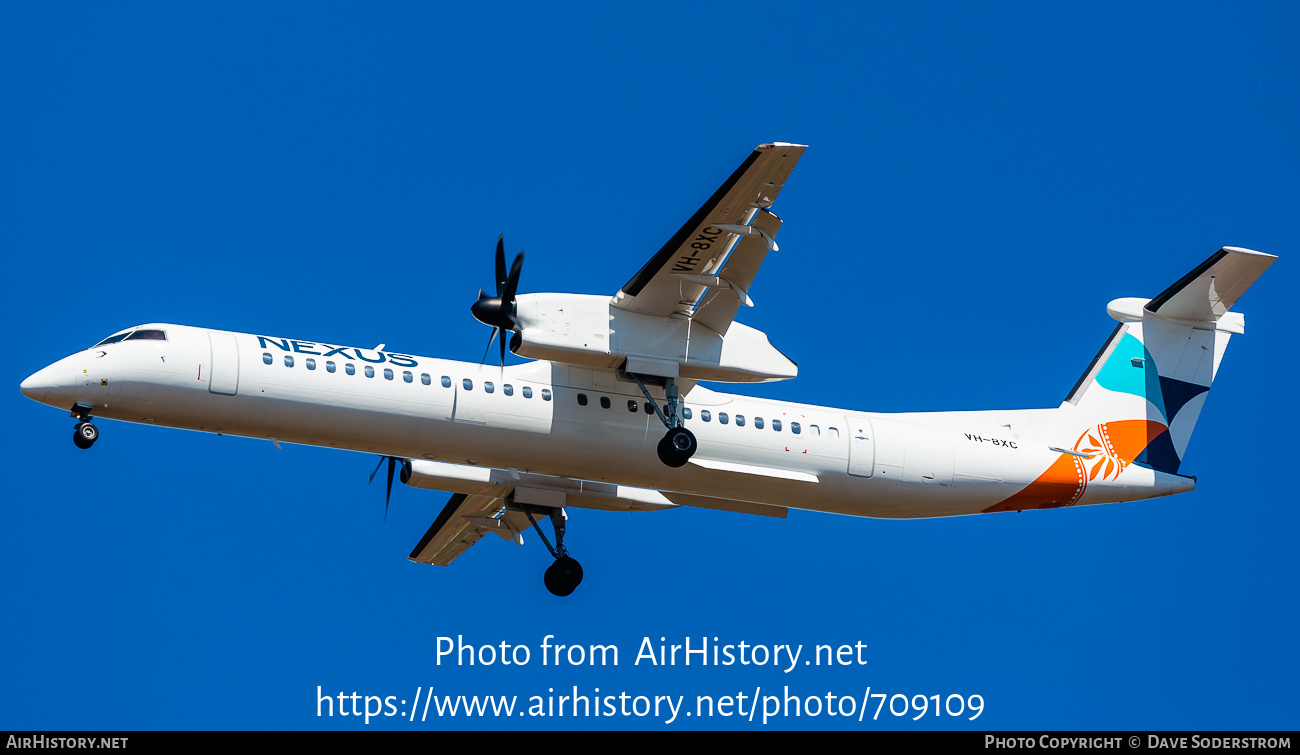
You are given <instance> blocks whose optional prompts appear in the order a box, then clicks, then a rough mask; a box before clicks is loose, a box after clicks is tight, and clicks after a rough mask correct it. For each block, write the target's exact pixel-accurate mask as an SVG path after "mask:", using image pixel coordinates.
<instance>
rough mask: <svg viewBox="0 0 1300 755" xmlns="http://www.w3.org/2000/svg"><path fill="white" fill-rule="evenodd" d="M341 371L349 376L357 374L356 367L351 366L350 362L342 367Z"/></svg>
mask: <svg viewBox="0 0 1300 755" xmlns="http://www.w3.org/2000/svg"><path fill="white" fill-rule="evenodd" d="M343 371H344V372H346V373H348V374H349V375H355V374H357V366H356V365H354V364H352V363H351V362H348V363H347V364H345V365H343Z"/></svg>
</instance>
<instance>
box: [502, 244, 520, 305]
mask: <svg viewBox="0 0 1300 755" xmlns="http://www.w3.org/2000/svg"><path fill="white" fill-rule="evenodd" d="M523 267H524V253H523V252H520V253H519V255H518V256H517V257H515V263H514V264H513V265H511V266H510V276H509V277H507V278H506V286H505V290H504V291H502V292H501V308H502V309H504V310H509V309H510V308H511V307H513V306H514V304H515V290H516V289H517V288H519V272H520V271H521V270H523Z"/></svg>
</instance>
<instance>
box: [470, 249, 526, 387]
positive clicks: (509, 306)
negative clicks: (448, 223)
mask: <svg viewBox="0 0 1300 755" xmlns="http://www.w3.org/2000/svg"><path fill="white" fill-rule="evenodd" d="M496 263H497V264H496V267H497V295H496V296H495V297H490V296H488V295H487V294H485V293H483V291H482V289H480V290H479V292H478V301H476V302H474V304H473V305H471V306H470V308H469V311H470V312H472V313H473V315H474V319H476V320H478V321H479V322H481V323H483V324H484V325H490V326H492V335H491V336H489V337H488V343H487V348H486V349H483V360H482V361H487V355H488V352H489V351H491V350H492V341H493V340H494V339H496V337H497V331H500V332H501V366H502V367H505V366H506V332H507V331H512V330H514V329H515V327H516V325H515V291H516V290H517V289H518V288H519V272H520V271H521V270H522V269H523V267H524V253H523V252H520V253H519V254H518V256H516V257H515V261H514V264H513V265H511V266H510V272H509V273H506V247H505V237H504V234H503V235H502V236H501V237H498V238H497V259H496Z"/></svg>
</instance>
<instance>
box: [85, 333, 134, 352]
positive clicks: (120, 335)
mask: <svg viewBox="0 0 1300 755" xmlns="http://www.w3.org/2000/svg"><path fill="white" fill-rule="evenodd" d="M129 335H131V331H129V330H124V331H122V332H121V333H114V334H113V335H111V336H109V337H108V338H105V339H104V340H102V341H100V342H99V343H97V344H95V346H103V345H105V344H110V343H117V342H118V341H120V340H122V339H123V338H126V337H127V336H129ZM95 346H91V347H90V348H92V349H93V348H95Z"/></svg>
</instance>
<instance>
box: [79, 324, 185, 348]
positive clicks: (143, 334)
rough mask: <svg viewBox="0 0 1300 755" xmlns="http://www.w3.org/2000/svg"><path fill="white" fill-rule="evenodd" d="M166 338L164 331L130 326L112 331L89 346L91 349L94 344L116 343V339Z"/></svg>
mask: <svg viewBox="0 0 1300 755" xmlns="http://www.w3.org/2000/svg"><path fill="white" fill-rule="evenodd" d="M166 340H167V333H166V331H162V330H146V329H142V328H132V329H130V330H124V331H122V332H121V333H114V334H113V335H111V336H109V337H108V338H105V339H104V340H102V341H100V342H99V343H97V344H95V346H91V347H90V348H92V349H93V348H95V347H96V346H104V345H106V344H110V343H117V342H118V341H166Z"/></svg>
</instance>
